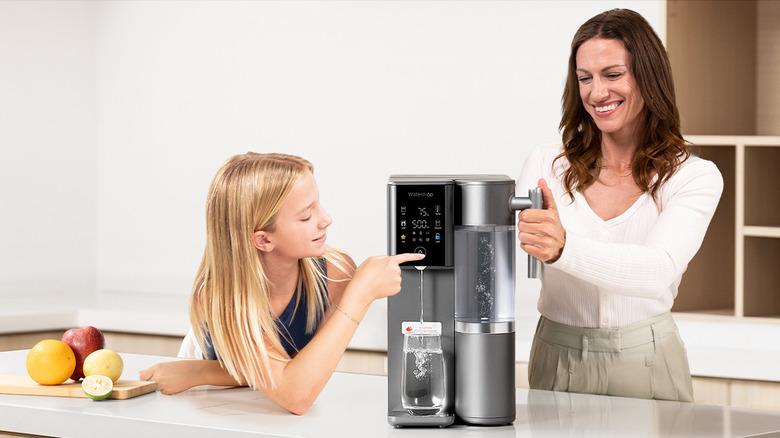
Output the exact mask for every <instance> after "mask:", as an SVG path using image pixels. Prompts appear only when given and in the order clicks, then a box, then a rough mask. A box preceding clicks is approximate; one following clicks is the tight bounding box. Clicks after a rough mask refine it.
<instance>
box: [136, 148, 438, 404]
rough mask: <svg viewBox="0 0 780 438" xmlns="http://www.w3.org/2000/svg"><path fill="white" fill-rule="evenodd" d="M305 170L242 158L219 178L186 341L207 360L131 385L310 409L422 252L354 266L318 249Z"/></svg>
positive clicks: (318, 230)
mask: <svg viewBox="0 0 780 438" xmlns="http://www.w3.org/2000/svg"><path fill="white" fill-rule="evenodd" d="M313 172H314V168H313V166H312V165H311V163H309V162H308V161H306V160H304V159H302V158H299V157H295V156H291V155H284V154H255V153H251V152H250V153H247V154H244V155H237V156H235V157H233V158H231V159H230V160H228V161H227V163H225V164H224V165H223V166H222V168H221V169H220V170H219V171H218V172H217V175H216V176H215V177H214V180H213V182H212V184H211V188H210V190H209V196H208V201H207V205H206V248H205V251H204V253H203V259H202V261H201V264H200V268H199V269H198V273H197V275H196V278H195V284H194V286H193V295H192V301H191V304H190V319H191V321H192V327H193V328H194V330H193V332H192V333H191V334H190V335H188V338H190V339H191V338H192V337H193V335H194V338H195V339H196V340H197V344H198V346H199V350H200V351H203V352H206V353H205V354H204V355H203V356H205V357H204V359H206V360H185V361H177V362H167V363H161V364H157V365H154V366H153V367H151V368H149V369H146V370H144V371H142V372H141V379H143V380H152V381H155V382H157V384H158V387H159V389H160V391H161V392H163V393H165V394H175V393H178V392H181V391H184V390H187V389H189V388H191V387H193V386H197V385H226V386H237V385H248V386H251V387H252V388H255V389H258V390H260V391H262V392H263V393H265V394H266V396H268V397H269V398H270V399H271V400H273V401H274V402H276V403H277V404H278V405H280V406H281V407H283V408H285V409H287V410H288V411H290V412H292V413H294V414H303V413H304V412H306V411H307V410H308V408H309V407H310V406H311V404H312V403H313V402H314V400H315V399H316V398H317V395H318V394H319V393H320V391H321V390H322V389H323V387H324V386H325V384H326V383H327V381H328V379H329V378H330V376H331V374H332V373H333V371H334V370H335V368H336V365H337V364H338V362H339V359H340V358H341V356H342V355H343V354H344V350H345V349H346V348H347V344H348V343H349V340H350V339H351V338H352V335H353V334H354V333H355V329H356V328H357V326H358V324H359V322H360V320H361V318H362V317H363V315H365V313H366V310H367V309H368V306H369V305H370V304H371V303H372V302H373V301H374V300H376V299H379V298H384V297H387V296H390V295H394V294H396V293H398V291H399V290H400V289H401V270H400V268H399V267H398V265H399V263H403V262H405V261H411V260H420V259H422V258H423V257H424V256H422V255H420V254H399V255H396V256H392V257H370V258H369V259H368V260H366V261H365V262H364V263H363V264H362V265H360V267H359V268H357V271H355V270H354V264H353V263H352V260H351V259H350V258H349V256H347V255H346V254H342V253H339V252H337V251H335V250H333V249H331V248H328V247H327V246H326V245H325V241H326V230H327V228H328V226H329V225H330V224H331V217H330V216H329V215H328V214H327V213H326V212H325V210H324V209H323V208H322V206H321V205H320V203H319V195H318V190H317V184H316V182H315V180H314V175H313ZM353 271H354V275H352V273H353ZM350 278H351V279H350Z"/></svg>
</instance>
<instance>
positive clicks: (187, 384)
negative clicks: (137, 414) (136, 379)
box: [139, 360, 199, 395]
mask: <svg viewBox="0 0 780 438" xmlns="http://www.w3.org/2000/svg"><path fill="white" fill-rule="evenodd" d="M194 362H199V361H192V360H180V361H175V362H162V363H158V364H155V365H152V366H151V367H149V368H147V369H145V370H143V371H141V372H140V374H139V376H140V377H141V380H151V381H153V382H156V383H157V390H159V391H160V392H161V393H163V394H167V395H172V394H177V393H179V392H182V391H186V390H188V389H190V388H192V387H193V386H197V385H198V383H197V382H196V381H195V379H196V378H197V373H196V372H193V368H195V366H196V365H197V364H195V363H194Z"/></svg>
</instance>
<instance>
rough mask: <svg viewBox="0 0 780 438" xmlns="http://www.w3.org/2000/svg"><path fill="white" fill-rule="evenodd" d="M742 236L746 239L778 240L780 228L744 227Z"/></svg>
mask: <svg viewBox="0 0 780 438" xmlns="http://www.w3.org/2000/svg"><path fill="white" fill-rule="evenodd" d="M742 234H743V235H744V236H746V237H773V238H775V239H777V238H780V227H756V226H748V225H746V226H744V227H742Z"/></svg>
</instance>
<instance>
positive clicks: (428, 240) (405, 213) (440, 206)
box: [395, 185, 452, 266]
mask: <svg viewBox="0 0 780 438" xmlns="http://www.w3.org/2000/svg"><path fill="white" fill-rule="evenodd" d="M395 195H396V198H395V203H396V204H395V249H396V254H400V253H405V252H417V253H423V254H425V259H423V260H420V261H419V262H411V263H404V265H418V266H419V265H422V266H446V264H447V263H446V262H447V260H446V256H445V254H446V250H445V248H446V247H447V246H449V242H446V239H448V238H449V233H447V232H446V229H447V220H448V219H449V220H450V221H451V220H452V219H451V218H447V217H446V205H445V203H446V196H445V186H444V185H398V186H397V187H396V194H395Z"/></svg>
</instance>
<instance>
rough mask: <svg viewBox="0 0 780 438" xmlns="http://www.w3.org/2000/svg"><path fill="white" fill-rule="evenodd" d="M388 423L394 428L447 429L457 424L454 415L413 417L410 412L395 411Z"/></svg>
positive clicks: (388, 417)
mask: <svg viewBox="0 0 780 438" xmlns="http://www.w3.org/2000/svg"><path fill="white" fill-rule="evenodd" d="M387 422H388V423H390V425H391V426H394V427H447V426H449V425H451V424H453V423H454V422H455V416H454V415H447V414H438V415H412V414H410V413H409V412H408V411H403V410H402V411H393V412H390V414H388V416H387Z"/></svg>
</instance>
